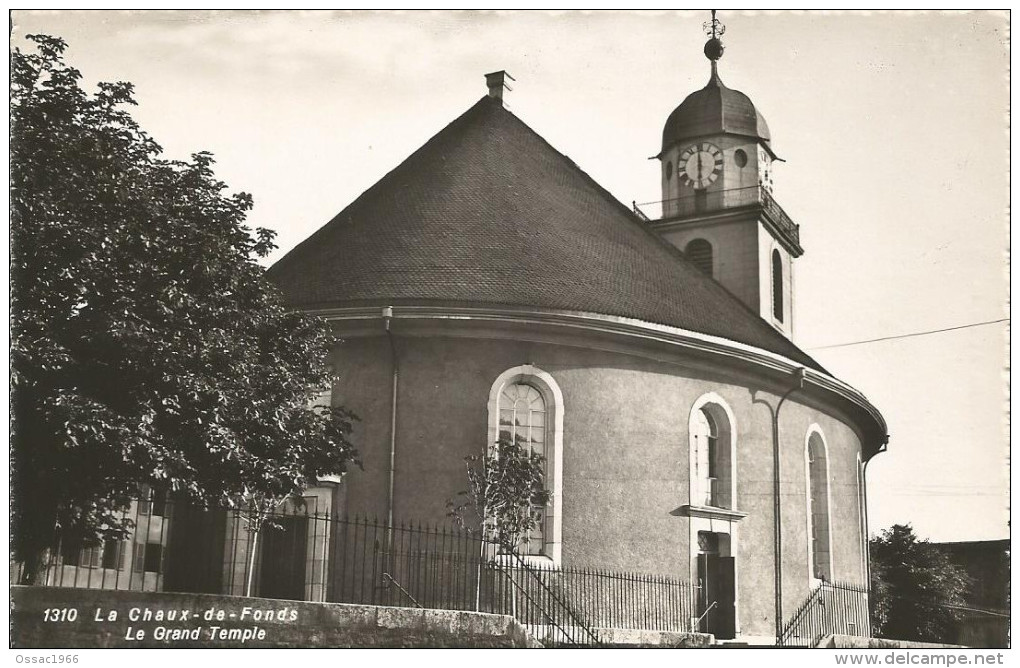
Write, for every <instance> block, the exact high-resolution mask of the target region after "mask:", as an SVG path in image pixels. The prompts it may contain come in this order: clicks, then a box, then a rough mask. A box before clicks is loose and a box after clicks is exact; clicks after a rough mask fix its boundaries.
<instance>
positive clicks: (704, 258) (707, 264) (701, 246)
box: [684, 239, 712, 276]
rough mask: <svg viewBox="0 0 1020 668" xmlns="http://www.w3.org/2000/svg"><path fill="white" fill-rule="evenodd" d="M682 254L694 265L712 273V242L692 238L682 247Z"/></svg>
mask: <svg viewBox="0 0 1020 668" xmlns="http://www.w3.org/2000/svg"><path fill="white" fill-rule="evenodd" d="M684 255H686V256H687V259H688V260H690V261H691V262H693V263H694V266H695V267H697V268H698V269H700V270H701V271H703V272H705V273H706V274H708V275H709V276H711V275H712V244H710V243H708V242H707V241H705V240H704V239H692V240H691V241H690V242H689V243H688V244H687V246H686V247H685V248H684Z"/></svg>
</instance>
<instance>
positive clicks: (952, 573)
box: [870, 524, 971, 642]
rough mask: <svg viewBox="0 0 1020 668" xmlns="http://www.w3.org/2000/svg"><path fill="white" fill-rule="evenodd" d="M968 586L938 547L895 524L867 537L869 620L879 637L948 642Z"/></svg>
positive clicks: (904, 527)
mask: <svg viewBox="0 0 1020 668" xmlns="http://www.w3.org/2000/svg"><path fill="white" fill-rule="evenodd" d="M970 586H971V582H970V578H969V577H968V576H967V574H966V572H965V570H964V569H963V568H962V567H960V566H958V565H956V564H954V563H953V562H952V561H951V560H950V559H949V556H948V555H946V554H945V553H944V552H943V551H942V550H940V549H939V548H938V546H936V545H932V544H931V543H929V542H928V541H927V540H918V539H917V536H916V535H914V530H913V528H911V526H910V525H909V524H907V525H902V524H895V525H893V526H892V528H890V529H886V530H885V531H883V532H882V535H881V536H879V537H877V538H873V539H872V540H871V599H870V600H871V621H872V627H873V632H874V634H875V635H876V636H878V637H882V638H892V639H896V640H920V641H925V642H952V641H953V636H954V625H955V624H956V622H957V621H958V620H959V619H960V610H959V608H958V606H962V605H964V602H965V600H966V595H967V592H968V590H969V588H970Z"/></svg>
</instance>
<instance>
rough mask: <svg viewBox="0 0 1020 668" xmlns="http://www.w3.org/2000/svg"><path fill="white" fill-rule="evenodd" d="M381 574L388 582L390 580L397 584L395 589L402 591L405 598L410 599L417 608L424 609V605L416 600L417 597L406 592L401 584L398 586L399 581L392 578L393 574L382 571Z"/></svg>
mask: <svg viewBox="0 0 1020 668" xmlns="http://www.w3.org/2000/svg"><path fill="white" fill-rule="evenodd" d="M382 576H383V577H384V578H386V579H387V580H389V581H390V582H392V583H393V584H395V585H397V589H399V590H400V591H402V592H403V593H404V596H406V597H407V598H409V599H411V602H412V603H414V604H415V605H416V606H418V607H419V608H421V609H423V610H424V609H425V606H424V605H422V604H421V603H419V602H418V599H416V598H415V597H414V596H411V594H410V593H408V591H407V590H406V589H404V588H403V587H401V586H400V583H399V582H397V581H396V580H394V579H393V576H392V575H390V574H389V573H383V574H382Z"/></svg>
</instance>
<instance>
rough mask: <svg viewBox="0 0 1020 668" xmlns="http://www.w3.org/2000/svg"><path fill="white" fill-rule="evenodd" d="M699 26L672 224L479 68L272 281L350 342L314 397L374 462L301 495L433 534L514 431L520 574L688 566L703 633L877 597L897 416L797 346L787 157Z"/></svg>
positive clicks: (771, 629) (665, 182)
mask: <svg viewBox="0 0 1020 668" xmlns="http://www.w3.org/2000/svg"><path fill="white" fill-rule="evenodd" d="M715 28H716V26H714V29H713V31H712V37H711V39H710V40H709V41H708V43H707V44H706V46H705V55H706V56H707V57H708V59H709V61H710V73H709V78H708V83H707V84H706V85H705V87H704V88H702V89H701V90H698V91H695V92H693V93H691V94H690V95H688V96H687V97H686V99H684V100H683V101H682V102H681V103H680V104H679V106H677V107H676V108H675V109H674V110H673V112H672V113H670V114H669V115H668V117H666V118H665V119H664V127H663V133H662V145H661V146H660V147H658V148H657V150H658V156H657V157H658V160H659V161H660V163H661V188H662V212H661V217H658V218H654V217H651V216H649V215H646V214H645V213H644V212H642V211H641V210H640V209H638V207H636V206H634V207H630V206H626V205H624V204H622V203H621V202H620V201H618V200H617V199H615V198H614V197H613V196H612V195H611V194H610V193H609V192H608V191H606V190H605V189H604V188H603V187H601V186H600V185H599V184H598V183H596V182H595V181H594V180H593V179H592V178H591V177H589V176H588V175H587V174H586V173H585V172H584V171H583V170H582V168H581V167H579V166H578V165H577V164H575V163H574V162H573V161H572V160H570V159H569V158H567V157H566V156H565V155H563V154H562V153H560V152H559V151H558V150H557V149H556V148H554V147H553V146H551V145H550V144H549V143H548V142H547V141H546V140H545V139H543V138H542V137H541V136H539V135H538V134H537V133H536V132H535V131H534V130H532V129H531V128H530V127H529V126H528V125H527V124H526V123H525V121H524V120H522V119H520V118H518V117H517V116H515V115H514V114H513V113H511V112H510V111H509V110H507V109H506V107H505V106H504V104H503V101H502V95H503V90H504V77H505V76H506V74H505V73H503V72H495V73H491V74H488V75H486V82H487V86H488V94H486V95H485V96H484V97H482V98H481V99H480V100H478V101H477V102H476V103H474V104H473V105H471V106H470V108H468V109H467V110H466V111H465V112H464V113H463V114H462V115H461V116H460V117H458V118H456V119H454V120H453V121H452V122H451V123H450V124H449V125H448V126H446V127H445V128H443V129H442V130H441V131H439V132H438V134H436V135H435V136H434V137H432V138H431V139H430V140H429V141H428V142H426V143H425V144H424V145H423V146H422V147H421V148H419V149H418V150H416V151H414V152H413V153H412V154H411V155H410V156H409V157H408V158H407V159H406V160H404V162H402V163H401V164H400V165H399V166H398V167H396V168H395V169H394V170H393V171H391V172H390V173H388V174H386V175H385V176H384V177H383V178H382V179H380V180H379V181H378V183H376V184H375V185H374V186H372V187H371V188H369V189H368V190H367V191H365V192H364V193H363V194H362V195H361V196H360V197H358V198H357V199H356V200H355V201H354V202H352V203H351V204H350V205H348V206H347V207H346V208H345V209H344V210H343V211H341V212H340V213H339V214H338V215H337V216H336V217H335V218H333V219H332V220H331V221H329V222H328V223H327V224H326V225H324V226H323V227H322V228H321V229H319V230H318V231H317V232H315V233H314V234H313V235H311V236H310V237H309V238H308V239H306V240H305V241H304V242H302V243H301V244H299V245H298V246H297V247H295V248H294V249H293V250H292V251H290V252H289V253H288V254H287V255H286V256H285V257H283V258H282V259H281V260H280V261H279V262H277V263H276V264H275V265H274V266H273V267H272V268H271V269H270V270H269V277H270V279H271V280H272V281H273V282H274V283H275V284H276V285H277V286H278V287H279V289H280V290H281V291H282V293H283V295H284V296H285V299H286V301H287V303H288V304H289V305H290V306H291V307H293V308H295V309H301V310H303V311H306V312H308V313H313V314H316V315H319V316H321V317H323V318H325V319H327V320H328V321H329V322H330V323H331V325H332V327H333V328H334V331H335V333H336V334H337V335H338V336H339V337H340V338H341V339H342V342H341V343H339V344H338V345H337V346H336V349H335V351H334V353H333V363H334V365H335V368H336V371H337V373H338V375H339V381H338V384H337V385H336V386H335V387H334V388H332V395H331V399H330V400H331V401H332V402H334V403H336V404H342V405H344V406H346V407H348V408H349V409H351V410H353V411H354V412H355V413H357V414H358V415H359V416H360V422H358V423H357V426H356V431H355V438H356V442H357V445H358V448H359V450H360V452H361V457H362V460H363V463H364V469H363V470H353V471H351V472H349V473H347V474H345V475H344V477H343V478H342V479H339V480H337V481H334V482H332V483H323V486H322V487H321V488H319V489H316V490H312V491H311V492H310V493H311V494H314V496H315V497H316V499H318V500H321V502H322V503H323V504H326V505H327V506H330V507H333V508H334V509H336V510H337V511H338V512H341V513H349V514H351V515H354V514H362V515H366V514H367V515H369V516H371V515H375V516H377V517H380V518H382V517H385V518H388V519H391V520H401V519H412V520H422V521H429V522H443V521H445V520H446V513H447V505H446V504H447V501H448V500H449V499H451V498H454V497H456V495H457V494H458V492H460V491H461V490H463V489H465V488H466V485H467V478H466V474H465V457H468V456H471V455H479V454H481V453H483V452H484V451H485V449H486V448H488V447H491V446H492V444H493V443H495V442H496V440H497V439H498V437H499V436H500V435H501V434H506V435H508V436H511V437H522V438H524V439H525V440H526V442H527V443H529V447H531V448H532V449H533V450H534V451H535V452H539V453H541V454H542V455H543V456H544V458H545V466H546V471H545V480H546V485H547V487H548V491H549V492H550V494H551V497H550V501H549V503H548V505H547V507H545V508H543V509H541V517H542V521H541V524H540V526H539V528H537V529H536V530H535V531H533V532H532V533H531V535H530V536H529V540H528V541H527V542H526V545H525V548H524V550H525V552H526V553H527V559H528V560H531V561H533V562H534V563H537V564H545V565H551V566H563V567H566V566H579V567H597V568H605V569H615V570H621V571H631V572H644V573H654V574H661V575H666V576H672V577H679V578H683V579H686V580H688V581H690V582H695V583H698V584H699V585H700V586H701V587H702V595H703V597H704V598H705V600H706V601H712V602H713V603H715V605H716V607H715V610H716V612H714V613H713V614H712V616H711V617H710V618H709V619H710V620H711V623H710V626H709V627H707V628H706V630H709V631H711V632H713V633H715V635H716V637H718V638H744V639H754V638H760V639H768V638H771V639H772V641H773V642H774V641H775V638H776V635H777V629H779V627H780V625H781V624H782V623H783V622H784V621H785V620H786V618H788V617H789V616H790V614H791V613H792V612H793V611H794V610H795V609H796V608H797V606H798V605H799V604H801V603H802V602H803V601H805V600H806V599H808V598H809V597H810V596H811V595H812V592H813V591H815V590H816V589H817V588H819V587H820V586H823V585H824V583H828V582H835V581H841V582H848V583H853V584H856V585H860V586H865V585H866V583H867V580H868V557H867V536H868V533H867V518H866V504H865V486H864V464H865V462H867V461H868V460H869V459H870V458H871V457H873V456H874V455H875V454H877V453H878V452H880V451H881V450H882V449H883V448H884V446H885V444H886V442H887V435H886V425H885V422H884V420H883V418H882V415H881V414H880V413H879V411H878V410H877V409H876V408H875V407H874V406H873V405H872V404H871V403H869V401H868V400H867V399H866V398H865V397H864V396H863V395H862V394H861V393H860V392H858V391H857V390H855V389H854V388H853V387H850V386H849V385H847V384H846V383H844V382H842V381H840V380H839V379H838V378H837V377H836V376H835V375H833V373H831V372H830V371H828V370H827V369H825V368H823V367H822V366H821V365H820V364H819V363H818V362H817V361H815V360H814V359H812V358H811V357H810V356H809V355H807V354H806V353H805V352H803V351H802V350H800V349H799V348H798V347H797V346H796V345H795V344H794V343H793V342H792V340H791V337H792V334H793V331H794V329H793V328H794V322H793V320H794V312H795V309H794V302H795V299H796V294H795V291H794V287H795V280H794V273H795V263H796V260H797V258H798V257H800V256H801V255H802V254H803V253H804V248H802V246H801V244H800V236H799V227H798V225H797V224H795V223H794V222H793V221H792V220H791V218H790V217H789V216H788V215H787V214H786V212H785V211H784V210H783V208H782V207H781V206H780V205H779V203H778V202H777V201H776V199H775V197H774V196H773V190H772V165H773V163H774V162H775V161H776V160H778V157H777V154H778V152H779V151H780V148H779V144H774V143H773V138H772V136H771V134H770V131H769V127H768V125H767V124H766V122H765V118H764V117H763V116H762V113H761V112H760V111H759V110H758V109H757V108H756V107H755V106H754V104H753V103H752V102H751V100H750V99H749V98H748V96H747V95H745V94H743V93H741V92H739V91H736V90H733V89H731V88H728V87H727V86H726V85H725V84H724V83H723V81H722V78H721V76H720V73H719V60H720V58H721V57H722V55H723V48H722V42H721V41H720V39H719V36H718V34H719V32H718V30H717V29H715ZM806 224H810V223H809V222H808V223H806ZM860 632H861V634H866V633H867V629H866V628H865V629H860Z"/></svg>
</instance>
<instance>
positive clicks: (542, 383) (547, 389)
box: [487, 364, 563, 566]
mask: <svg viewBox="0 0 1020 668" xmlns="http://www.w3.org/2000/svg"><path fill="white" fill-rule="evenodd" d="M517 383H524V384H527V385H531V386H532V387H534V388H535V389H536V390H538V392H539V393H540V394H541V395H542V398H543V400H544V401H545V413H546V425H547V427H546V428H547V429H549V432H548V434H547V441H546V466H547V469H546V471H547V473H546V488H547V490H548V491H549V504H548V506H547V510H546V532H545V548H544V550H543V551H544V552H545V554H542V555H525V556H524V559H525V560H526V561H527V562H529V563H535V564H540V565H550V564H551V565H554V566H558V565H560V563H561V561H562V538H563V392H562V391H560V386H559V385H558V384H557V383H556V381H555V380H554V379H553V377H552V376H551V375H550V374H549V373H547V372H545V371H543V370H542V369H540V368H538V367H536V366H534V365H531V364H523V365H521V366H515V367H513V368H511V369H507V370H506V371H504V372H503V373H501V374H500V375H499V377H498V378H496V380H495V381H494V382H493V383H492V388H491V389H490V390H489V404H488V410H489V432H488V440H487V443H488V446H489V447H492V446H494V445H495V443H496V441H497V440H498V439H499V398H500V395H501V394H502V393H503V389H504V388H505V387H506V386H507V385H515V384H517Z"/></svg>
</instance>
